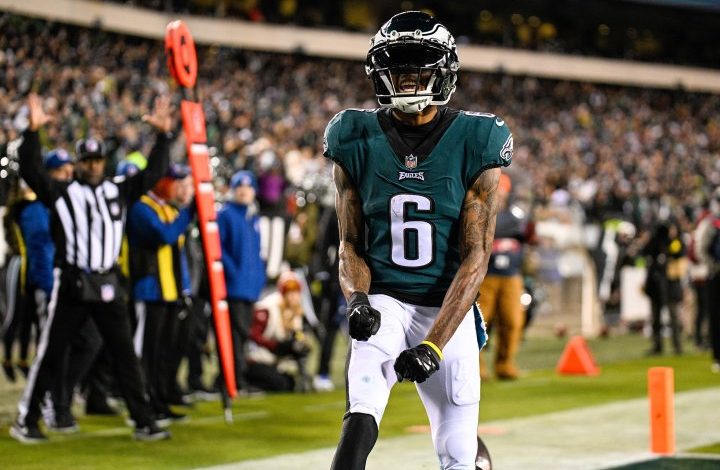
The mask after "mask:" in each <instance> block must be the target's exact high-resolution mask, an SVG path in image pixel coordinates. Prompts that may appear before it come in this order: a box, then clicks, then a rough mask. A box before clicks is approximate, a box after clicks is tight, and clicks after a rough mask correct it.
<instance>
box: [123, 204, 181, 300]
mask: <svg viewBox="0 0 720 470" xmlns="http://www.w3.org/2000/svg"><path fill="white" fill-rule="evenodd" d="M152 205H153V202H152V200H151V199H150V198H148V196H143V197H142V198H141V199H140V201H138V202H136V203H135V204H134V205H133V206H132V207H131V208H130V211H129V213H128V224H127V236H128V243H129V245H130V273H131V277H132V282H133V296H134V298H135V300H142V301H146V302H172V301H175V300H178V299H179V298H181V297H182V296H183V295H188V294H189V293H190V273H189V272H188V264H187V260H186V259H185V249H184V233H185V230H186V229H187V227H188V225H189V224H190V221H191V220H192V218H193V215H194V212H193V207H192V205H191V206H190V207H186V208H184V209H181V210H180V211H177V212H175V209H170V208H168V209H170V210H171V211H172V212H173V216H174V217H175V218H174V219H173V220H172V221H170V222H166V221H163V220H162V219H161V218H160V215H159V214H158V212H157V211H156V210H155V209H154V208H153V207H152ZM167 248H169V250H168V249H167ZM163 249H165V251H164V254H165V255H166V256H163V253H161V250H163ZM163 280H166V282H171V285H170V286H168V285H163Z"/></svg>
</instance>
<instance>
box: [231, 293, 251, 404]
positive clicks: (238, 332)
mask: <svg viewBox="0 0 720 470" xmlns="http://www.w3.org/2000/svg"><path fill="white" fill-rule="evenodd" d="M228 310H229V311H230V325H231V327H232V340H233V350H234V352H235V383H236V385H237V388H238V390H240V389H244V388H247V378H246V377H247V371H248V365H247V357H246V356H245V344H246V343H247V340H248V338H249V337H250V323H251V322H252V314H253V303H252V302H250V301H248V300H228Z"/></svg>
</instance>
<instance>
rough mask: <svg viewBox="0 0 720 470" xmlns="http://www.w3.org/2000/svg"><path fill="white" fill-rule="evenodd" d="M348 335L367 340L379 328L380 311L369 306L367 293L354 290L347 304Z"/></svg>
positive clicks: (359, 339)
mask: <svg viewBox="0 0 720 470" xmlns="http://www.w3.org/2000/svg"><path fill="white" fill-rule="evenodd" d="M347 317H348V324H349V326H350V337H351V338H353V339H356V340H358V341H367V340H368V339H369V338H370V337H371V336H372V335H374V334H375V333H377V332H378V330H379V329H380V312H378V311H377V310H375V309H374V308H372V307H371V306H370V301H369V300H368V296H367V294H364V293H362V292H354V293H353V295H351V296H350V301H349V302H348V306H347Z"/></svg>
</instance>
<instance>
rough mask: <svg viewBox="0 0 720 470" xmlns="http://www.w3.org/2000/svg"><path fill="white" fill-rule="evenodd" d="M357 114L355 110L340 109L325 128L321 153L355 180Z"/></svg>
mask: <svg viewBox="0 0 720 470" xmlns="http://www.w3.org/2000/svg"><path fill="white" fill-rule="evenodd" d="M358 127H359V122H358V116H357V112H356V111H355V110H344V111H340V112H339V113H338V114H336V115H335V117H333V118H332V119H331V120H330V122H329V123H328V125H327V127H326V128H325V136H324V139H323V155H325V157H327V158H329V159H330V160H332V161H333V162H335V163H337V164H338V165H340V166H341V167H343V169H344V170H345V172H346V173H347V174H348V176H349V177H350V179H351V180H352V181H353V182H357V176H358V174H359V164H360V163H359V160H358V158H359V157H358V156H359V153H360V152H359V151H358V148H357V146H358V139H357V138H356V137H357V134H358Z"/></svg>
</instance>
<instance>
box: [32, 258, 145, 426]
mask: <svg viewBox="0 0 720 470" xmlns="http://www.w3.org/2000/svg"><path fill="white" fill-rule="evenodd" d="M54 274H55V284H54V286H53V293H52V296H51V298H50V302H49V304H48V320H47V323H46V325H45V327H44V328H43V331H42V335H41V337H40V342H39V345H38V352H37V357H36V358H35V361H34V362H33V365H32V368H31V369H30V374H29V376H28V383H27V386H26V387H25V392H24V393H23V396H22V399H21V400H20V404H19V406H18V408H19V416H18V422H19V423H21V424H26V423H37V421H38V419H39V418H40V402H41V400H42V399H43V396H44V395H45V392H46V391H47V390H48V387H49V386H50V383H51V381H52V380H53V379H54V378H55V377H57V374H58V370H59V368H60V364H61V361H62V360H63V359H64V358H65V351H66V349H67V348H68V344H69V343H70V340H71V338H72V337H73V336H74V335H76V334H77V332H78V330H79V328H80V327H81V326H82V325H83V323H85V320H87V317H88V316H92V318H93V320H94V321H95V325H96V326H97V328H98V330H99V331H100V334H101V335H102V338H103V341H104V342H105V344H106V345H107V347H108V349H109V351H110V352H111V354H112V355H113V357H114V359H115V375H116V377H117V379H118V382H119V384H120V387H121V392H122V394H123V398H124V399H125V403H126V404H127V407H128V410H129V411H130V416H131V417H132V419H133V420H134V421H135V423H136V426H137V427H144V426H148V425H150V424H151V423H152V422H153V417H152V411H151V409H150V403H149V401H148V399H147V397H146V395H145V386H144V383H143V377H142V372H141V370H140V362H139V361H138V360H137V357H136V356H135V352H134V351H133V343H132V333H131V331H130V322H129V321H128V317H127V311H126V305H125V301H124V298H122V296H121V295H117V296H116V298H115V300H114V301H112V302H108V303H89V302H79V301H77V300H76V298H75V296H74V295H73V285H72V283H73V282H75V280H74V279H73V277H72V275H71V274H70V273H66V274H64V275H63V271H61V270H60V269H59V268H56V269H55V272H54ZM118 294H119V293H118Z"/></svg>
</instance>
